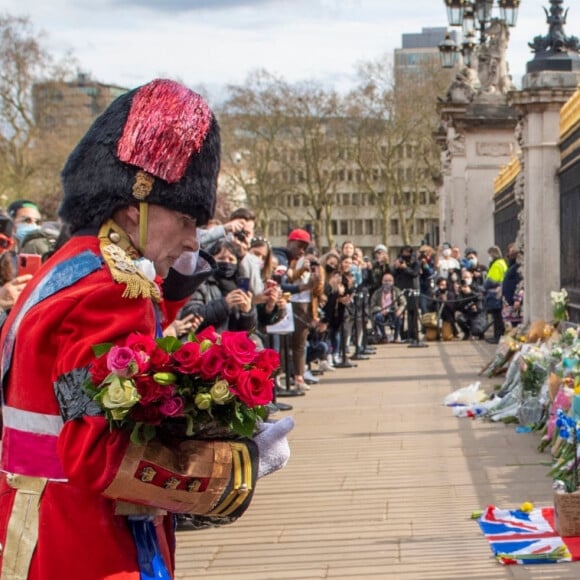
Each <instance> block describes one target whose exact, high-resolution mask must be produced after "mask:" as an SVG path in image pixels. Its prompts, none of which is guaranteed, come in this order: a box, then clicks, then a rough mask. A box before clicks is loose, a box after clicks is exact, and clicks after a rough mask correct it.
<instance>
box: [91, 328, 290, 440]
mask: <svg viewBox="0 0 580 580" xmlns="http://www.w3.org/2000/svg"><path fill="white" fill-rule="evenodd" d="M93 351H94V352H95V355H96V356H97V358H96V360H95V362H94V364H92V365H91V367H90V369H89V373H90V377H89V379H88V380H87V381H86V382H85V384H84V386H83V387H84V390H85V392H86V393H87V395H88V396H89V397H91V399H93V400H94V401H97V402H98V403H99V405H100V406H101V408H102V409H103V411H104V413H105V416H106V418H107V419H108V420H109V422H110V424H111V427H116V428H123V429H130V430H131V440H132V441H133V442H134V443H136V444H141V443H144V442H147V441H150V440H151V439H153V438H154V437H155V436H156V435H158V434H160V433H173V434H177V433H179V435H180V436H182V437H200V438H207V437H218V438H219V437H222V438H232V437H237V436H241V437H251V436H252V435H254V431H255V428H256V423H257V421H258V420H259V419H263V418H264V417H265V415H266V410H265V405H267V404H268V403H270V402H271V400H272V396H273V388H274V382H273V375H274V373H275V371H276V370H277V369H278V367H279V364H280V361H279V356H278V353H277V352H276V351H274V350H271V349H263V350H257V349H256V344H255V343H254V342H253V341H252V340H250V338H249V337H248V335H247V334H246V333H244V332H227V331H226V332H223V333H222V334H221V335H220V334H217V333H216V332H215V329H214V328H213V327H208V328H206V329H205V330H204V331H203V332H200V333H199V334H197V336H192V340H191V341H189V342H185V343H182V342H181V341H179V340H178V339H176V338H173V337H165V338H160V339H153V338H150V337H147V336H144V335H140V334H131V335H129V336H128V337H127V339H126V340H125V343H124V344H122V345H113V344H102V345H97V346H95V347H94V348H93Z"/></svg>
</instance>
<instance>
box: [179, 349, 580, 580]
mask: <svg viewBox="0 0 580 580" xmlns="http://www.w3.org/2000/svg"><path fill="white" fill-rule="evenodd" d="M428 344H429V348H408V347H407V346H406V345H381V346H379V347H378V351H377V354H375V355H374V356H372V357H371V359H370V360H367V361H360V362H359V365H358V367H357V368H353V369H340V370H338V371H336V372H334V373H326V374H325V375H324V377H323V378H322V381H321V383H320V384H319V385H316V386H314V387H312V390H311V391H310V392H309V393H308V394H307V395H306V396H304V397H296V398H292V399H288V398H286V399H283V400H284V402H289V403H291V404H292V405H294V410H293V411H291V412H290V413H291V414H292V415H293V416H294V418H295V420H296V428H295V430H294V431H293V432H292V433H291V436H290V440H291V447H292V454H293V455H292V458H291V460H290V463H289V464H288V466H287V467H286V468H285V469H284V470H282V471H280V472H278V473H275V474H273V475H271V476H269V477H267V478H265V479H264V480H261V481H260V482H259V485H258V488H257V491H256V496H255V498H254V500H253V503H252V505H251V506H250V508H249V510H248V511H247V512H246V514H245V515H244V516H243V517H242V518H241V519H240V520H239V521H238V522H236V523H235V524H233V525H231V526H229V527H223V528H220V529H214V530H207V531H201V532H179V533H178V551H177V575H176V576H177V578H178V579H199V578H213V579H216V578H220V579H225V580H250V579H251V580H290V579H305V580H310V579H317V578H332V579H343V580H351V579H352V580H356V579H359V578H361V579H365V580H367V579H371V578H376V579H393V580H399V579H401V580H410V579H416V580H428V579H437V580H450V579H461V580H464V579H470V580H476V579H480V580H491V579H496V578H500V579H501V578H509V579H524V578H526V579H528V578H529V579H548V578H551V579H556V578H558V579H578V578H580V563H575V564H557V565H537V566H507V567H504V566H501V565H500V564H498V563H496V561H495V560H494V559H493V557H492V555H491V551H490V549H489V547H488V545H487V543H486V541H485V539H484V538H483V536H482V535H481V533H480V531H479V527H478V525H477V523H476V522H474V521H472V520H470V514H471V512H472V511H474V510H477V509H481V508H484V507H485V506H486V505H487V504H495V505H498V506H500V507H506V508H510V507H517V506H519V505H520V504H521V503H522V502H523V501H532V502H534V503H535V504H536V505H537V506H540V505H551V488H550V484H551V482H550V479H549V478H548V477H547V476H546V472H547V467H546V465H545V464H544V463H545V462H546V461H548V460H549V457H548V456H547V455H542V454H539V453H538V452H537V451H536V445H537V443H538V435H537V434H517V433H515V430H514V426H513V425H507V426H506V425H503V424H495V423H494V424H492V423H489V422H484V421H481V420H475V421H474V420H470V419H457V418H455V417H453V415H452V412H451V410H450V409H449V408H447V407H444V406H443V405H442V404H441V401H442V400H443V397H444V396H445V395H446V394H448V393H450V392H451V391H452V390H454V389H455V388H458V387H462V386H466V385H468V384H469V383H471V382H473V381H474V380H482V384H483V385H485V386H487V387H489V388H492V387H493V384H494V383H499V382H501V379H493V380H489V379H479V378H478V377H477V371H478V370H479V369H480V368H481V367H482V366H483V364H484V363H485V362H488V361H489V360H490V358H491V356H492V354H493V352H494V347H493V346H491V345H488V344H487V343H483V342H480V341H476V342H449V343H432V342H431V343H428ZM287 413H288V412H284V413H279V415H278V416H283V415H284V414H287Z"/></svg>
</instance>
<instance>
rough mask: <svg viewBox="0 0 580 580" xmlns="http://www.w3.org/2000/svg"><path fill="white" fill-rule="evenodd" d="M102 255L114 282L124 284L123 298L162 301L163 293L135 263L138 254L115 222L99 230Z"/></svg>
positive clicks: (110, 221)
mask: <svg viewBox="0 0 580 580" xmlns="http://www.w3.org/2000/svg"><path fill="white" fill-rule="evenodd" d="M99 245H100V249H101V255H102V256H103V259H104V260H105V263H106V264H107V267H108V268H109V270H110V272H111V276H112V277H113V280H114V281H115V282H117V283H118V284H124V285H125V290H124V291H123V298H151V299H153V300H155V302H160V301H161V293H160V291H159V287H158V286H157V284H156V283H155V282H153V281H152V280H149V278H147V276H145V274H144V273H143V272H141V270H139V268H137V266H135V264H134V262H133V258H137V257H138V253H137V251H136V250H135V248H134V247H133V245H132V244H131V240H129V237H128V236H127V234H126V233H125V232H124V231H123V230H122V229H121V228H120V227H119V226H118V225H117V224H116V223H115V222H114V221H113V220H108V221H107V222H105V223H104V224H103V225H102V226H101V229H100V230H99Z"/></svg>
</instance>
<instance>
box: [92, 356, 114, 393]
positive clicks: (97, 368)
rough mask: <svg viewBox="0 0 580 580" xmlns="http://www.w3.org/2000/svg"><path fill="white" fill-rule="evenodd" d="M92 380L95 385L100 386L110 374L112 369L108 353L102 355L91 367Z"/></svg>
mask: <svg viewBox="0 0 580 580" xmlns="http://www.w3.org/2000/svg"><path fill="white" fill-rule="evenodd" d="M89 372H90V374H91V380H92V381H93V384H94V385H95V386H99V385H100V384H101V383H102V382H103V381H104V380H105V379H106V378H107V377H108V376H109V375H110V374H111V371H110V370H109V367H108V366H107V355H103V356H100V357H99V358H97V359H95V362H94V363H93V364H92V365H91V368H90V369H89Z"/></svg>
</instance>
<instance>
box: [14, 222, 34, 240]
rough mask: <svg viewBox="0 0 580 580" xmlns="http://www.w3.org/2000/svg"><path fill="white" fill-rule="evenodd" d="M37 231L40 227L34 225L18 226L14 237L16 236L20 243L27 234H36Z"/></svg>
mask: <svg viewBox="0 0 580 580" xmlns="http://www.w3.org/2000/svg"><path fill="white" fill-rule="evenodd" d="M39 229H40V226H37V225H36V224H19V226H18V227H17V228H16V233H15V234H14V235H15V236H16V239H17V240H18V241H19V242H21V241H22V240H23V239H24V238H25V237H26V236H27V235H28V234H31V233H32V232H37V231H38V230H39Z"/></svg>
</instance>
